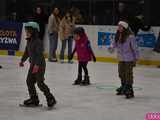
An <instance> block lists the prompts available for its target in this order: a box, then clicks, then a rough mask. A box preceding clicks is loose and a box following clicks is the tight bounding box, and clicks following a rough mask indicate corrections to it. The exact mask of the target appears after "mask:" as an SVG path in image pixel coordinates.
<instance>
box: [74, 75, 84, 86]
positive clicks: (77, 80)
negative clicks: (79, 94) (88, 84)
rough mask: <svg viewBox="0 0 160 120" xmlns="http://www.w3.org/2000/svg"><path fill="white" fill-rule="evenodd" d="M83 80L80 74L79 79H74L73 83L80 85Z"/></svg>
mask: <svg viewBox="0 0 160 120" xmlns="http://www.w3.org/2000/svg"><path fill="white" fill-rule="evenodd" d="M81 82H82V76H81V75H78V77H77V79H76V80H75V81H74V83H73V85H80V84H81Z"/></svg>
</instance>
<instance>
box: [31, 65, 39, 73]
mask: <svg viewBox="0 0 160 120" xmlns="http://www.w3.org/2000/svg"><path fill="white" fill-rule="evenodd" d="M38 71H39V66H37V65H34V66H33V70H32V73H33V74H35V73H37V72H38Z"/></svg>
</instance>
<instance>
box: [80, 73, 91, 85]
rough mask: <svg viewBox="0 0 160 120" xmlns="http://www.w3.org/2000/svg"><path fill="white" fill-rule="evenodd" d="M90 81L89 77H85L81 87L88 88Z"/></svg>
mask: <svg viewBox="0 0 160 120" xmlns="http://www.w3.org/2000/svg"><path fill="white" fill-rule="evenodd" d="M90 84H91V83H90V80H89V76H87V75H85V76H84V80H83V81H82V82H81V85H82V86H87V85H90Z"/></svg>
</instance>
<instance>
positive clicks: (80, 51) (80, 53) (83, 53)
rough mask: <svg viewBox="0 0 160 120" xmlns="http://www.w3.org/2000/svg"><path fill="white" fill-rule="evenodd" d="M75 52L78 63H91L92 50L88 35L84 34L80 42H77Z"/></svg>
mask: <svg viewBox="0 0 160 120" xmlns="http://www.w3.org/2000/svg"><path fill="white" fill-rule="evenodd" d="M75 50H76V52H77V57H78V61H81V62H88V61H91V59H92V50H91V49H90V46H89V40H88V37H87V36H86V34H84V35H83V36H82V37H81V39H80V40H78V41H76V44H75Z"/></svg>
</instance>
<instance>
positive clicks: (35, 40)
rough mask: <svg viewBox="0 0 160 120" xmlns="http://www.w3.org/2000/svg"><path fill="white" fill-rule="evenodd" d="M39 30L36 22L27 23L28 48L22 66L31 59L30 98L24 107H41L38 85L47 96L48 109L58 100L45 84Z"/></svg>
mask: <svg viewBox="0 0 160 120" xmlns="http://www.w3.org/2000/svg"><path fill="white" fill-rule="evenodd" d="M39 30H40V28H39V25H38V24H37V23H36V22H27V23H26V24H25V32H26V40H27V46H26V49H25V52H24V55H23V56H22V59H21V62H20V66H24V62H25V61H26V60H27V58H29V62H30V68H29V71H28V76H27V80H26V83H27V87H28V92H29V96H30V98H29V99H27V100H25V101H24V105H25V106H38V105H39V99H38V95H37V92H36V88H35V84H36V83H37V86H38V87H39V89H40V90H41V91H42V92H43V93H44V95H45V96H46V99H47V104H48V107H53V106H54V105H55V104H56V100H55V98H54V96H53V95H52V94H51V92H50V90H49V88H48V86H47V85H46V84H45V83H44V74H45V68H46V62H45V58H44V55H43V44H42V41H41V40H40V39H39V37H38V32H39Z"/></svg>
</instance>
